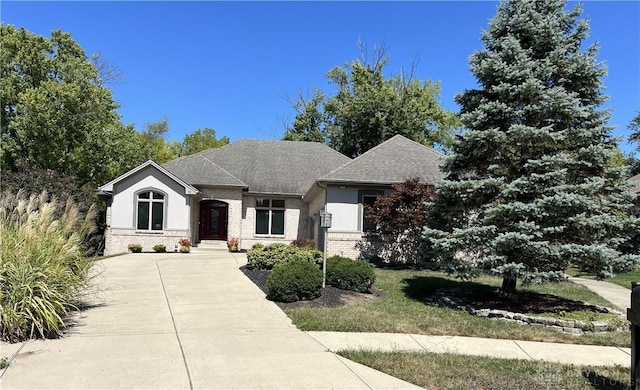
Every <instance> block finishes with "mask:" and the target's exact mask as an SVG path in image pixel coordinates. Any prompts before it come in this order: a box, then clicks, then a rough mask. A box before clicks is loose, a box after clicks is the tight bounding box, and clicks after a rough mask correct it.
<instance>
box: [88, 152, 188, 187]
mask: <svg viewBox="0 0 640 390" xmlns="http://www.w3.org/2000/svg"><path fill="white" fill-rule="evenodd" d="M144 171H146V172H147V175H155V176H157V177H158V178H161V179H160V180H161V181H163V182H165V183H167V185H177V186H179V187H181V188H182V191H183V192H184V194H185V195H193V194H197V193H198V189H197V188H195V187H193V186H191V185H189V184H188V183H186V182H184V181H183V180H182V179H180V178H179V177H177V176H175V175H174V174H172V173H171V172H169V171H167V170H166V169H164V168H163V167H161V166H160V165H158V164H156V163H155V162H153V161H151V160H148V161H147V162H145V163H142V164H140V165H138V166H137V167H135V168H133V169H132V170H130V171H128V172H126V173H124V174H122V175H120V176H118V177H116V178H115V179H113V180H111V181H110V182H108V183H107V184H105V185H102V186H100V187H98V188H97V190H96V192H97V193H98V194H110V193H113V192H114V191H115V190H117V188H116V186H117V185H118V184H120V183H122V182H124V181H131V179H132V178H134V181H136V180H139V179H135V178H136V177H138V176H140V175H139V174H140V173H143V172H144ZM143 176H145V175H143ZM170 182H172V183H173V184H169V183H170ZM116 192H117V191H116Z"/></svg>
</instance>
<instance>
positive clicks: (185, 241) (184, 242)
mask: <svg viewBox="0 0 640 390" xmlns="http://www.w3.org/2000/svg"><path fill="white" fill-rule="evenodd" d="M178 245H180V246H186V247H191V241H189V239H188V238H181V239H180V240H179V241H178Z"/></svg>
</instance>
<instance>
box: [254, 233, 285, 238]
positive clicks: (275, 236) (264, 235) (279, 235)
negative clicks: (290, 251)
mask: <svg viewBox="0 0 640 390" xmlns="http://www.w3.org/2000/svg"><path fill="white" fill-rule="evenodd" d="M253 238H285V235H284V234H254V235H253Z"/></svg>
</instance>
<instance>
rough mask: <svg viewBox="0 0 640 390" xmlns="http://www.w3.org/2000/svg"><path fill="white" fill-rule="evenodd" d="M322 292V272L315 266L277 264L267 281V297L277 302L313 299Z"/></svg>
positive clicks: (292, 262)
mask: <svg viewBox="0 0 640 390" xmlns="http://www.w3.org/2000/svg"><path fill="white" fill-rule="evenodd" d="M321 290H322V271H321V270H320V268H318V266H317V265H316V264H313V263H307V262H304V261H291V262H285V263H280V264H277V265H276V266H275V267H273V271H271V273H270V274H269V278H268V279H267V297H268V298H269V299H271V300H273V301H278V302H296V301H300V300H306V299H314V298H317V297H319V296H320V294H321Z"/></svg>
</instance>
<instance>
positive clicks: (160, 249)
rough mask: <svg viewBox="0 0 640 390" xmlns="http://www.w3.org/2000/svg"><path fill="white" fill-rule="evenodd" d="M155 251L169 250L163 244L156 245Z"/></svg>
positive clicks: (163, 251)
mask: <svg viewBox="0 0 640 390" xmlns="http://www.w3.org/2000/svg"><path fill="white" fill-rule="evenodd" d="M140 249H142V247H140ZM153 251H154V252H157V253H165V252H166V251H167V247H166V246H164V245H162V244H158V245H154V246H153Z"/></svg>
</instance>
